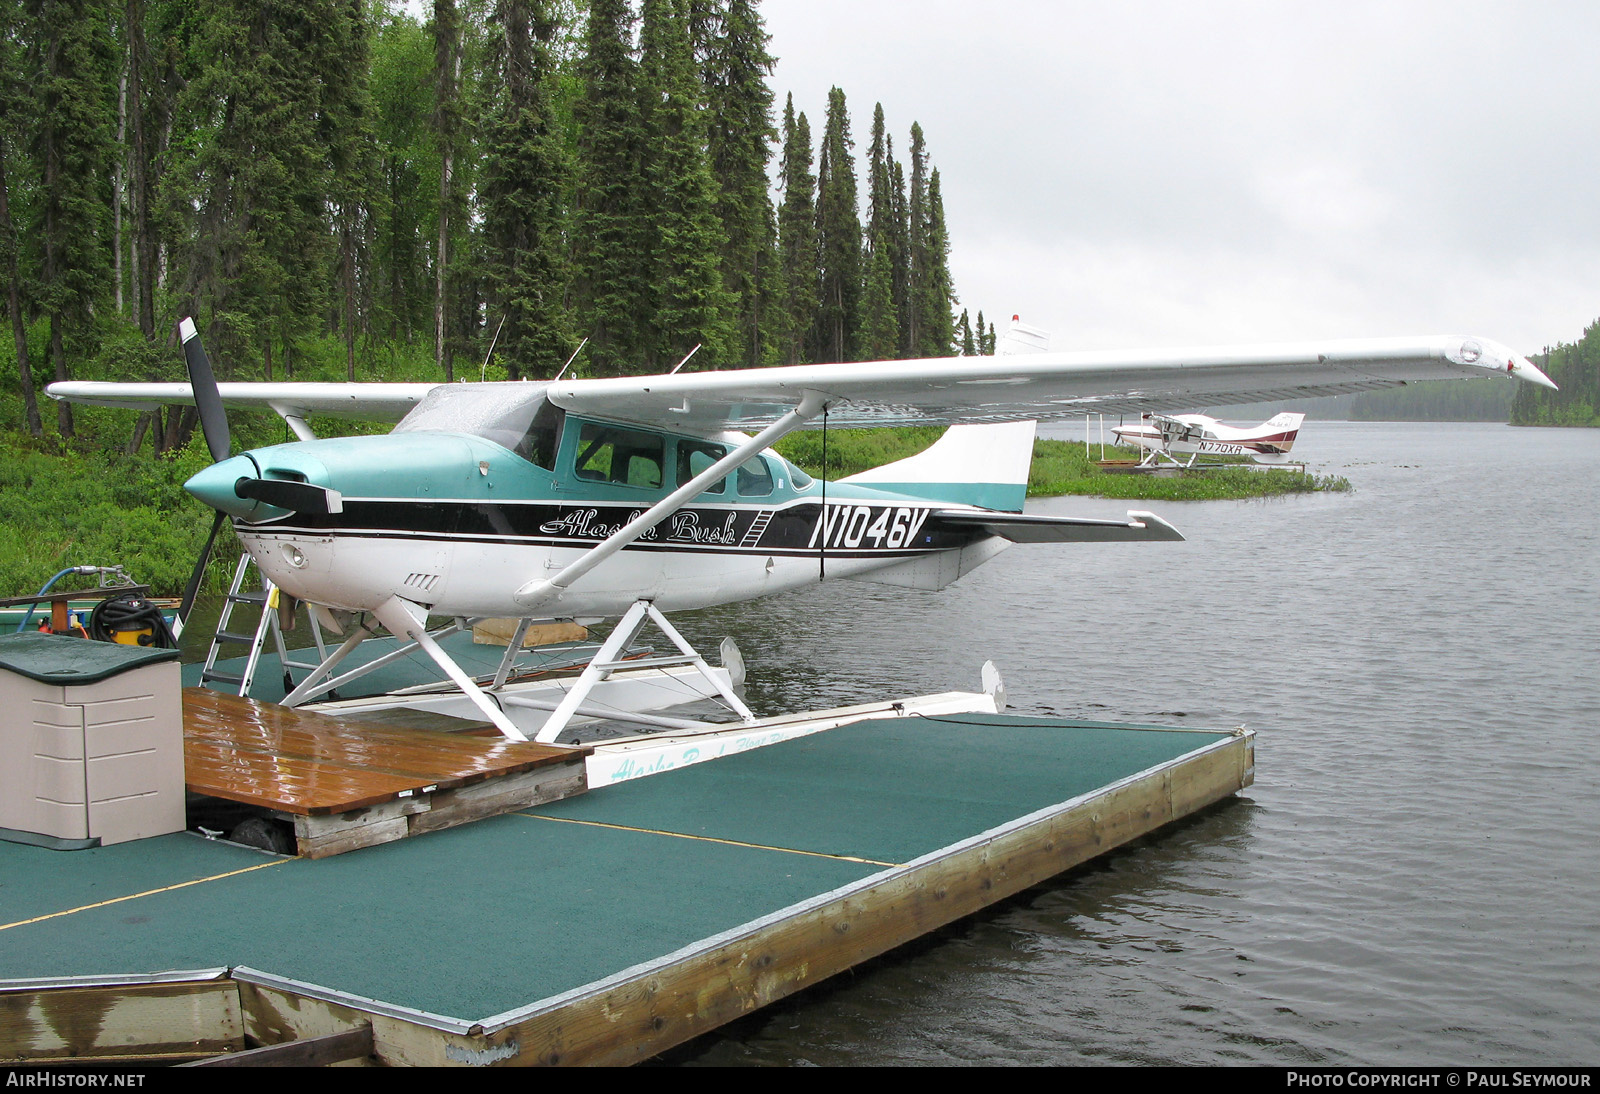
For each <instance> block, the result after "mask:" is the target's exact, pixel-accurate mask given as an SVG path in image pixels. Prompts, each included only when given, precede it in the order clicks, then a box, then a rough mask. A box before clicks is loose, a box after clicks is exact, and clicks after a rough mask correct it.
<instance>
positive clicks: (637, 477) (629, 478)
mask: <svg viewBox="0 0 1600 1094" xmlns="http://www.w3.org/2000/svg"><path fill="white" fill-rule="evenodd" d="M665 448H666V445H665V442H664V441H663V439H662V438H661V437H660V436H659V435H657V434H654V433H641V432H639V431H638V430H634V429H623V428H621V427H619V426H612V425H599V424H596V423H593V422H585V423H584V426H583V430H582V432H580V433H579V434H578V458H577V460H576V462H575V463H574V465H573V471H574V473H575V474H576V475H577V476H578V478H580V479H587V480H588V481H590V482H609V483H614V484H615V485H617V486H637V487H641V488H644V489H656V488H658V487H660V485H661V466H662V462H663V457H664V453H665Z"/></svg>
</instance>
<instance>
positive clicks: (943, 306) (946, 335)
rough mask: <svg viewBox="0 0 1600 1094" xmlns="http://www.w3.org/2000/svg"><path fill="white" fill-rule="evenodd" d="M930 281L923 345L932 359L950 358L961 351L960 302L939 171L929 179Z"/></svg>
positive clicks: (927, 291)
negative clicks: (955, 310) (955, 311)
mask: <svg viewBox="0 0 1600 1094" xmlns="http://www.w3.org/2000/svg"><path fill="white" fill-rule="evenodd" d="M926 240H927V257H928V268H927V280H926V281H925V283H924V289H923V293H924V301H923V315H922V329H923V332H924V333H923V344H924V346H926V348H927V350H928V352H927V354H926V355H927V356H929V357H950V356H953V355H954V354H956V353H957V352H959V350H960V347H959V346H958V345H957V344H956V340H955V338H956V332H955V323H954V317H953V316H952V315H951V312H950V307H951V305H953V304H954V303H955V302H956V294H955V287H954V286H953V285H952V284H951V281H950V233H949V231H948V230H947V229H946V228H945V223H944V198H943V197H942V196H941V195H940V191H939V169H938V168H937V167H935V168H934V169H933V175H932V176H931V177H930V178H929V180H928V230H927V236H926Z"/></svg>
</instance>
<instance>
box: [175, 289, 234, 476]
mask: <svg viewBox="0 0 1600 1094" xmlns="http://www.w3.org/2000/svg"><path fill="white" fill-rule="evenodd" d="M178 336H179V337H180V338H181V339H182V340H183V360H184V363H185V364H187V365H188V366H189V388H190V390H192V391H193V392H194V407H195V409H196V410H198V411H199V412H200V432H201V433H202V434H204V436H205V439H206V447H207V448H209V449H210V450H211V458H212V459H213V460H215V461H216V462H217V463H221V462H222V461H223V460H225V459H227V458H228V456H229V455H231V451H230V448H229V437H228V412H227V411H225V410H224V409H223V408H222V396H221V394H219V393H218V391H217V378H216V377H215V376H213V375H212V374H211V361H210V360H209V359H208V358H207V357H206V350H205V347H204V346H202V345H201V344H200V332H199V331H197V330H196V329H195V326H194V320H193V319H189V318H185V319H184V320H183V322H181V323H179V324H178Z"/></svg>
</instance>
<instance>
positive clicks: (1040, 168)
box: [760, 0, 1600, 353]
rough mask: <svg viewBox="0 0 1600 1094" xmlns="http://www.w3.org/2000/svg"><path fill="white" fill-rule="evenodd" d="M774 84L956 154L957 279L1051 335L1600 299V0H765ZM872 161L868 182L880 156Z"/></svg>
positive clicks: (1533, 334) (1132, 334)
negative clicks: (875, 114) (841, 103)
mask: <svg viewBox="0 0 1600 1094" xmlns="http://www.w3.org/2000/svg"><path fill="white" fill-rule="evenodd" d="M760 10H761V12H762V14H763V16H764V17H765V19H766V23H767V29H768V31H769V32H770V34H771V35H772V42H771V50H772V52H773V54H774V55H776V56H777V57H778V58H779V60H778V65H777V69H776V72H775V74H774V77H773V87H774V90H775V91H776V93H777V110H778V112H779V116H780V117H781V109H782V104H783V101H784V97H785V96H786V95H787V94H789V93H791V92H792V93H793V94H794V100H795V107H796V109H797V110H803V111H805V112H806V114H807V115H808V116H809V117H810V119H811V123H812V131H813V133H814V134H816V135H817V136H820V134H821V131H822V122H823V117H824V115H825V113H826V104H827V93H828V89H829V88H830V87H831V86H834V85H837V86H839V87H841V88H843V89H844V91H845V94H846V96H847V99H848V103H849V107H850V115H851V124H852V135H853V136H854V138H855V141H856V146H857V147H856V151H857V154H858V157H859V156H861V155H863V154H864V153H865V151H866V149H867V146H868V144H869V142H870V139H871V125H872V107H873V104H874V103H875V102H882V103H883V108H884V112H885V116H886V120H887V123H888V125H889V128H890V129H891V131H892V132H893V133H894V137H895V152H896V155H897V157H899V158H901V159H904V158H905V156H906V152H907V147H908V145H909V136H908V134H909V130H910V128H911V123H912V122H913V121H918V122H920V123H921V124H922V127H923V130H924V131H925V133H926V135H927V141H928V148H929V151H930V153H931V156H932V159H933V163H934V166H936V167H938V168H939V170H940V181H941V184H942V186H943V188H944V203H945V210H946V214H947V217H948V221H949V227H950V237H951V256H950V262H951V270H952V275H953V277H954V280H955V286H956V292H957V294H958V295H959V296H960V298H961V306H963V307H967V308H970V309H971V310H972V311H973V312H974V313H976V312H977V311H978V310H979V309H981V310H982V311H983V312H984V314H985V317H986V318H992V319H995V320H999V321H1000V322H999V326H1000V327H1001V328H1002V329H1003V328H1004V326H1005V323H1004V320H1005V319H1007V318H1009V316H1010V315H1011V314H1013V313H1020V314H1021V316H1022V318H1023V319H1024V320H1025V321H1027V322H1030V323H1033V324H1035V325H1036V326H1040V327H1045V328H1047V329H1049V330H1051V331H1052V332H1053V334H1054V341H1053V343H1052V348H1053V349H1076V348H1085V349H1087V348H1103V347H1115V346H1148V345H1162V344H1184V343H1215V342H1250V341H1263V340H1277V339H1288V338H1309V337H1366V336H1381V335H1400V334H1434V333H1474V334H1479V335H1484V336H1487V337H1489V338H1494V339H1497V340H1499V341H1502V342H1506V343H1508V344H1509V345H1511V346H1512V347H1514V348H1515V349H1517V350H1519V351H1521V352H1525V353H1527V352H1534V351H1537V350H1539V349H1540V348H1542V347H1543V346H1545V345H1548V344H1552V343H1554V342H1557V341H1574V340H1576V339H1577V338H1578V337H1579V336H1580V335H1581V334H1582V331H1583V328H1584V327H1585V326H1586V325H1587V324H1588V323H1590V322H1592V321H1593V320H1595V319H1596V318H1597V317H1600V4H1595V3H1515V4H1514V3H1503V4H1482V3H1464V2H1461V0H1453V2H1449V3H1421V2H1418V3H1403V2H1389V3H1374V4H1361V3H1350V2H1346V0H1337V2H1335V3H1331V4H1328V3H1324V4H1321V5H1316V6H1313V5H1312V4H1309V3H1295V2H1288V0H1280V2H1276V3H1219V2H1212V0H1208V2H1205V3H1194V2H1188V3H1166V2H1149V3H1133V2H1124V0H1118V2H1115V3H1107V2H1100V3H1077V2H1062V0H1058V2H1032V0H1012V2H1006V0H995V2H990V3H985V4H973V3H970V2H967V0H959V2H958V0H916V2H908V0H899V2H895V0H764V2H763V3H762V5H761V9H760ZM858 179H859V180H860V184H861V186H862V189H863V202H864V201H865V179H864V176H863V175H862V174H861V172H860V167H859V162H858Z"/></svg>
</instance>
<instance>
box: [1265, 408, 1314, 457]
mask: <svg viewBox="0 0 1600 1094" xmlns="http://www.w3.org/2000/svg"><path fill="white" fill-rule="evenodd" d="M1305 420H1306V416H1305V415H1304V414H1297V413H1295V412H1294V411H1290V410H1286V411H1284V412H1283V413H1282V414H1275V415H1273V416H1272V417H1271V418H1269V419H1268V420H1267V421H1265V422H1263V423H1262V427H1263V428H1267V429H1276V430H1278V435H1277V436H1275V437H1272V438H1269V439H1266V440H1263V441H1262V445H1263V446H1264V447H1265V448H1266V451H1265V452H1261V453H1258V454H1257V455H1256V457H1255V458H1256V462H1257V463H1282V462H1283V457H1284V456H1287V455H1288V454H1289V450H1290V449H1291V448H1293V447H1294V439H1295V438H1296V437H1298V436H1299V435H1300V423H1301V422H1303V421H1305Z"/></svg>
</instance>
